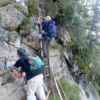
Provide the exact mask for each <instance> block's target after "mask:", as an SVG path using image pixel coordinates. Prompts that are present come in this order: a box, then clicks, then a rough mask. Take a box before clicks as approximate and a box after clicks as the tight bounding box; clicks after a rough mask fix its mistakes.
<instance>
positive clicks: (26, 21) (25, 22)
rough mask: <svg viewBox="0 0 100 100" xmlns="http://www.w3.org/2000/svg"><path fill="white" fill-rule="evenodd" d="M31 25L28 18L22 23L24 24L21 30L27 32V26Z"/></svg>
mask: <svg viewBox="0 0 100 100" xmlns="http://www.w3.org/2000/svg"><path fill="white" fill-rule="evenodd" d="M29 24H30V19H29V18H28V17H26V18H25V19H24V21H23V22H22V24H21V25H20V26H19V27H20V29H22V30H26V29H27V26H28V25H29Z"/></svg>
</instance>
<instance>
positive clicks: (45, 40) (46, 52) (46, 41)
mask: <svg viewBox="0 0 100 100" xmlns="http://www.w3.org/2000/svg"><path fill="white" fill-rule="evenodd" d="M51 40H52V38H51V37H45V36H43V41H42V43H43V54H44V57H47V58H48V57H49V49H50V42H51Z"/></svg>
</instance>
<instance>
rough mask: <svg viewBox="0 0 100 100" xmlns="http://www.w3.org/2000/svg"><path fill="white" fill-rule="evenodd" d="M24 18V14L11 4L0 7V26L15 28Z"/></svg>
mask: <svg viewBox="0 0 100 100" xmlns="http://www.w3.org/2000/svg"><path fill="white" fill-rule="evenodd" d="M24 19H25V15H24V14H22V13H21V12H20V11H18V10H17V9H16V8H15V7H13V6H12V5H7V6H5V7H1V8H0V27H3V28H6V29H15V28H17V27H18V25H20V24H21V23H22V21H23V20H24Z"/></svg>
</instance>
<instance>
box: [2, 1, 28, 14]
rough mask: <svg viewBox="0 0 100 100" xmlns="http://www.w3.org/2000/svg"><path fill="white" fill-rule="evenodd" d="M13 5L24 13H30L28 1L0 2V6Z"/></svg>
mask: <svg viewBox="0 0 100 100" xmlns="http://www.w3.org/2000/svg"><path fill="white" fill-rule="evenodd" d="M7 4H12V5H13V6H14V7H16V8H18V9H19V10H20V11H22V12H23V13H28V8H27V0H0V6H4V5H7Z"/></svg>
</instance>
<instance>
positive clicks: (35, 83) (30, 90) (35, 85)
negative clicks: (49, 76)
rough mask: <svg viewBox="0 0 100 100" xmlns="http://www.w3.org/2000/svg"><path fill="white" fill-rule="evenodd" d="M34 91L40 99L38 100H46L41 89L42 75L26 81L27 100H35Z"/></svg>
mask: <svg viewBox="0 0 100 100" xmlns="http://www.w3.org/2000/svg"><path fill="white" fill-rule="evenodd" d="M36 91H37V93H38V95H39V97H40V100H46V96H45V92H44V89H43V74H40V75H37V76H35V77H33V78H32V79H30V80H28V81H27V100H36V96H35V92H36Z"/></svg>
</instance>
